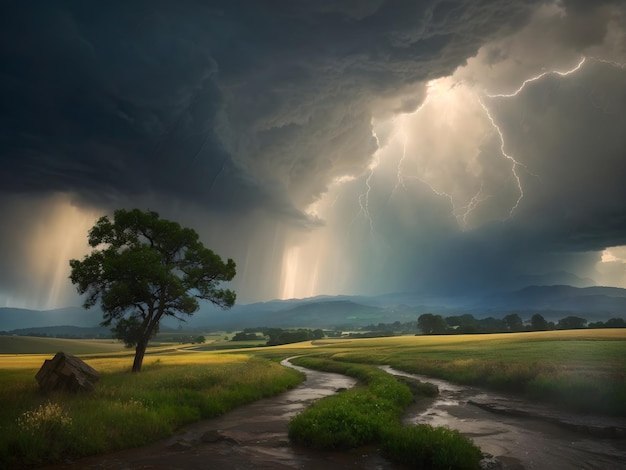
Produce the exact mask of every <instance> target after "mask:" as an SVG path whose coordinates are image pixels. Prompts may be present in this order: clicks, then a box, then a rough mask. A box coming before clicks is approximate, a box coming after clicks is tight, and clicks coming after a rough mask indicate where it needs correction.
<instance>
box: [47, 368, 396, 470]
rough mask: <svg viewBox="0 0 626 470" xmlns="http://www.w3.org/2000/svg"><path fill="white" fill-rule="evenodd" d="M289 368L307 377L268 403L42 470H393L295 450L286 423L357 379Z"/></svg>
mask: <svg viewBox="0 0 626 470" xmlns="http://www.w3.org/2000/svg"><path fill="white" fill-rule="evenodd" d="M283 365H289V366H291V367H294V368H295V369H298V370H301V371H303V372H305V373H306V376H307V378H306V380H305V381H304V382H303V383H301V384H300V385H299V386H298V387H296V388H294V389H293V390H290V391H288V392H285V393H282V394H280V395H277V396H275V397H272V398H267V399H263V400H259V401H256V402H254V403H250V404H248V405H243V406H240V407H238V408H237V409H235V410H233V411H230V412H228V413H226V414H225V415H223V416H221V417H219V418H213V419H208V420H204V421H201V422H198V423H194V424H192V425H189V426H186V427H184V428H182V429H180V430H179V431H178V432H176V434H175V435H173V436H171V437H169V438H167V439H163V440H161V441H158V442H156V443H154V444H150V445H148V446H144V447H139V448H136V449H128V450H124V451H120V452H115V453H110V454H105V455H100V456H93V457H87V458H84V459H80V460H76V461H74V462H65V463H63V464H60V465H54V466H50V467H46V468H47V469H48V470H60V469H65V470H78V469H92V470H139V469H142V470H149V469H153V470H157V469H159V470H160V469H163V470H165V469H192V468H193V469H200V468H206V469H209V468H210V469H220V470H229V469H237V470H243V469H268V470H279V469H294V468H297V469H303V470H318V469H320V468H324V469H325V470H339V469H355V470H356V469H372V470H374V469H377V470H384V469H391V468H397V467H395V466H393V465H392V464H390V463H389V462H388V461H386V460H385V459H383V458H382V457H381V456H380V455H379V453H378V452H377V450H376V449H363V448H361V449H358V450H355V451H353V452H314V451H311V450H309V449H306V448H302V447H299V446H294V445H292V444H291V443H290V442H289V439H288V437H287V425H288V423H289V420H290V419H291V418H292V417H293V416H294V415H295V414H296V413H298V412H299V411H301V410H303V409H305V408H306V407H307V406H309V405H310V404H311V403H312V402H313V401H315V400H317V399H319V398H322V397H325V396H328V395H332V394H333V393H336V392H337V391H338V390H341V389H346V388H350V387H352V386H353V385H354V384H355V383H356V380H354V379H353V378H350V377H346V376H343V375H339V374H332V373H327V372H318V371H312V370H308V369H304V368H301V367H297V366H293V365H291V364H290V363H288V360H285V361H283Z"/></svg>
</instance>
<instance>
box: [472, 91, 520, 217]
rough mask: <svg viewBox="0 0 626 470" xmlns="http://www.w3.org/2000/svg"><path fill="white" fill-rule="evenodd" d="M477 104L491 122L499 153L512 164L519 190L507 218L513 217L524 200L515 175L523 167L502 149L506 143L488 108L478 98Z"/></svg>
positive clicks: (517, 177)
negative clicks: (495, 133) (498, 143)
mask: <svg viewBox="0 0 626 470" xmlns="http://www.w3.org/2000/svg"><path fill="white" fill-rule="evenodd" d="M478 102H479V103H480V105H481V106H482V108H483V110H484V111H485V114H486V115H487V118H488V119H489V122H491V125H492V126H493V128H494V130H495V131H496V132H497V134H498V137H499V138H500V152H501V153H502V155H503V156H504V158H506V159H507V160H509V161H510V162H511V163H512V168H511V171H512V172H513V177H514V178H515V181H516V182H517V189H518V190H519V196H518V197H517V201H515V204H514V205H513V207H512V208H511V211H510V212H509V217H512V216H513V212H515V210H516V209H517V208H518V207H519V204H520V202H521V201H522V199H523V198H524V189H523V188H522V180H521V179H520V177H519V174H518V173H517V169H518V168H519V167H520V166H521V167H524V165H522V164H521V163H520V162H518V161H517V160H515V158H513V157H512V156H511V155H509V154H508V153H506V150H505V149H504V147H505V145H506V143H505V140H504V134H502V130H501V129H500V126H498V124H496V121H495V119H494V118H493V116H492V115H491V113H490V112H489V108H487V106H486V105H485V103H483V101H482V100H481V99H480V98H478ZM524 168H525V167H524Z"/></svg>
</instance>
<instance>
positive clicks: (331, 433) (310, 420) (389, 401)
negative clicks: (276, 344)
mask: <svg viewBox="0 0 626 470" xmlns="http://www.w3.org/2000/svg"><path fill="white" fill-rule="evenodd" d="M292 362H293V363H295V364H298V365H301V366H304V367H308V368H311V369H318V370H324V371H329V372H337V373H341V374H345V375H350V376H352V377H355V378H356V379H358V380H359V383H360V385H359V386H357V387H355V388H353V389H350V390H346V391H344V392H342V393H339V394H337V395H333V396H330V397H327V398H324V399H322V400H319V401H317V402H316V403H314V404H313V405H312V406H310V407H309V408H307V409H306V410H305V411H303V412H302V413H300V414H298V415H297V416H295V417H294V418H293V419H292V420H291V422H290V423H289V437H290V439H291V440H292V441H294V442H297V443H299V444H302V445H306V446H308V447H312V448H315V449H324V450H342V449H350V448H355V447H360V446H364V445H372V444H374V445H379V446H381V449H382V451H383V453H384V454H385V455H386V456H387V457H388V458H390V459H391V460H393V461H396V462H399V463H402V464H405V465H409V466H410V468H423V469H450V468H454V469H459V470H462V469H478V468H480V464H479V462H480V460H481V458H482V453H481V451H480V449H479V448H478V447H476V446H475V445H474V444H473V443H472V442H471V440H469V439H468V438H466V437H464V436H463V435H461V434H460V433H459V432H457V431H453V430H449V429H446V428H433V427H431V426H429V425H417V426H404V425H402V424H401V422H400V419H401V417H402V414H403V412H404V410H405V409H406V408H407V407H408V406H409V405H410V404H411V403H413V402H414V399H415V398H417V399H419V398H423V396H421V397H420V396H419V395H418V396H417V397H415V398H414V394H413V393H412V392H411V389H410V388H409V386H407V385H406V384H405V383H403V382H401V381H399V380H397V379H396V378H395V377H393V376H391V375H389V374H387V373H386V372H383V371H381V370H380V369H378V368H377V367H373V366H367V365H357V364H350V363H346V362H341V361H333V360H328V359H319V358H311V357H304V358H302V357H301V358H296V359H293V360H292ZM413 390H418V391H421V392H422V393H424V394H425V396H432V393H433V387H432V386H428V385H422V386H421V387H419V386H414V387H413Z"/></svg>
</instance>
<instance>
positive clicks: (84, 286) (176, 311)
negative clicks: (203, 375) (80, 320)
mask: <svg viewBox="0 0 626 470" xmlns="http://www.w3.org/2000/svg"><path fill="white" fill-rule="evenodd" d="M88 240H89V246H91V247H92V248H93V249H94V250H93V251H92V252H91V253H90V254H88V255H86V256H85V257H84V258H83V260H75V259H73V260H70V267H71V274H70V279H71V281H72V283H73V284H75V285H76V289H77V291H78V293H79V294H81V295H82V294H86V295H87V297H86V299H85V302H84V307H85V308H90V307H93V306H94V305H96V304H97V303H100V307H101V309H102V311H103V321H102V325H103V326H110V325H111V324H113V325H114V326H113V328H112V331H113V333H114V334H115V336H116V337H117V338H119V339H121V340H123V341H124V342H125V343H126V344H127V345H128V346H131V347H132V346H136V349H135V360H134V362H133V369H132V370H133V372H138V371H140V370H141V365H142V362H143V356H144V353H145V350H146V346H147V345H148V341H149V340H150V339H151V338H152V337H153V336H154V335H155V334H156V333H157V332H158V329H159V323H160V321H161V320H162V319H163V317H165V316H170V317H173V318H176V319H179V320H183V321H184V319H185V317H186V316H189V315H191V314H193V313H194V312H195V311H196V310H198V308H199V303H198V300H208V301H209V302H212V303H213V304H215V305H217V306H219V307H221V308H224V309H226V308H229V307H232V305H233V304H234V303H235V297H236V296H235V292H233V291H232V290H229V289H222V288H220V285H221V283H222V282H227V281H231V280H232V279H233V278H234V276H235V273H236V270H235V262H234V261H233V260H232V259H228V260H227V261H226V262H224V261H222V259H221V258H220V257H219V256H218V255H217V254H215V253H214V252H213V251H211V250H210V249H208V248H205V247H204V245H203V244H202V242H201V241H200V240H199V237H198V234H197V233H196V231H195V230H193V229H190V228H183V227H181V226H180V225H179V224H178V223H176V222H172V221H169V220H165V219H161V218H160V217H159V214H158V213H156V212H152V211H147V212H144V211H141V210H139V209H133V210H130V211H127V210H124V209H120V210H116V211H115V213H114V217H113V221H111V220H110V219H109V218H108V217H107V216H104V217H101V218H100V219H99V220H98V221H97V223H96V224H95V225H94V226H93V227H92V228H91V230H90V231H89V235H88Z"/></svg>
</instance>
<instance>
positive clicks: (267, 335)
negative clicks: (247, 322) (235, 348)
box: [231, 328, 326, 346]
mask: <svg viewBox="0 0 626 470" xmlns="http://www.w3.org/2000/svg"><path fill="white" fill-rule="evenodd" d="M324 336H326V335H325V334H324V331H323V330H321V329H316V330H310V329H306V328H298V329H296V330H283V329H282V328H246V329H245V330H243V331H240V332H239V333H236V334H235V335H234V336H233V337H232V338H231V341H258V340H264V339H267V342H266V343H265V344H266V345H267V346H277V345H279V344H290V343H299V342H300V341H311V340H314V339H321V338H323V337H324Z"/></svg>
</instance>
